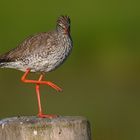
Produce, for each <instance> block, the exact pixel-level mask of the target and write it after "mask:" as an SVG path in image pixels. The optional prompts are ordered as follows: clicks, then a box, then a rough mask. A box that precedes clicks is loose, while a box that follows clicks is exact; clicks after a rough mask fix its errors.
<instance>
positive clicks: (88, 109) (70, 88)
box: [0, 0, 140, 140]
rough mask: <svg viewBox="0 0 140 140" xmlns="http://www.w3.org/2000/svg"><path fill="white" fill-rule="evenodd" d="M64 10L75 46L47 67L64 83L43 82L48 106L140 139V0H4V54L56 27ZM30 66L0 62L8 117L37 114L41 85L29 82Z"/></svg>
mask: <svg viewBox="0 0 140 140" xmlns="http://www.w3.org/2000/svg"><path fill="white" fill-rule="evenodd" d="M63 14H64V15H65V14H67V15H69V16H70V17H71V21H72V22H71V23H72V25H71V34H72V38H73V42H74V48H73V52H72V55H71V56H70V57H69V59H68V60H67V61H66V62H65V63H64V64H63V66H61V67H60V68H58V69H57V70H56V71H54V72H51V73H48V75H46V79H48V80H50V81H53V82H55V83H57V84H58V85H59V86H61V87H63V90H64V91H63V92H62V93H61V94H55V93H56V92H55V91H54V90H52V89H50V88H49V87H46V86H42V87H41V95H42V104H43V109H44V112H48V113H54V114H60V115H82V116H85V117H87V118H88V119H89V120H90V123H91V125H92V136H93V138H94V140H138V139H140V109H139V108H140V8H139V2H138V1H136V0H133V1H121V0H118V1H111V0H110V1H109V0H107V1H104V0H99V1H98V0H94V1H93V0H86V1H80V0H77V1H75V0H71V1H66V0H59V1H54V0H52V1H47V0H39V1H35V0H24V1H19V0H12V1H8V0H1V1H0V46H1V47H0V54H2V53H4V52H6V51H8V50H10V49H12V48H14V47H16V46H17V45H18V44H19V43H20V42H21V41H22V40H23V39H24V38H26V37H27V36H29V35H31V34H34V33H37V32H44V31H49V30H52V29H54V28H55V26H56V23H55V22H56V19H57V17H58V16H60V15H63ZM22 74H23V73H22V72H20V71H16V70H12V69H0V118H1V119H2V118H5V117H11V116H17V115H36V114H37V111H38V110H37V99H36V93H35V86H34V85H30V84H24V83H21V82H20V77H21V76H22ZM29 77H30V78H32V79H37V78H38V75H36V74H31V75H30V76H29ZM53 93H54V94H53Z"/></svg>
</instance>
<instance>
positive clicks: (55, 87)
mask: <svg viewBox="0 0 140 140" xmlns="http://www.w3.org/2000/svg"><path fill="white" fill-rule="evenodd" d="M29 72H30V69H27V70H26V72H25V73H24V74H23V76H22V77H21V81H22V82H24V83H32V84H45V85H48V86H50V87H52V88H53V89H55V90H56V91H62V89H61V88H60V87H58V86H57V85H55V84H54V83H52V82H50V81H36V80H28V79H26V77H27V75H28V74H29Z"/></svg>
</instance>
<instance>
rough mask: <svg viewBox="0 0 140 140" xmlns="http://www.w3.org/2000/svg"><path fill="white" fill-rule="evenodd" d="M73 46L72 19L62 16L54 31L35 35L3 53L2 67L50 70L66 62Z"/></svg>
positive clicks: (23, 69)
mask: <svg viewBox="0 0 140 140" xmlns="http://www.w3.org/2000/svg"><path fill="white" fill-rule="evenodd" d="M72 46H73V45H72V39H71V36H70V19H69V17H68V16H61V17H59V18H58V20H57V25H56V29H55V30H54V31H51V32H43V33H39V34H36V35H33V36H31V37H29V38H27V39H25V40H24V41H23V42H22V43H21V44H20V45H19V46H18V47H17V48H15V49H13V50H11V51H9V52H7V53H5V54H3V55H1V56H0V67H2V68H14V69H18V70H21V71H26V69H30V70H31V72H49V71H52V70H54V69H55V68H57V67H58V66H59V65H60V64H62V63H63V62H64V60H65V59H66V58H67V56H68V55H69V54H70V52H71V50H72Z"/></svg>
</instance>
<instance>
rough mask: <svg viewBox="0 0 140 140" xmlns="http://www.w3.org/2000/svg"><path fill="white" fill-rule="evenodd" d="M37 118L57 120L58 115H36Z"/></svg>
mask: <svg viewBox="0 0 140 140" xmlns="http://www.w3.org/2000/svg"><path fill="white" fill-rule="evenodd" d="M38 117H39V118H48V119H53V118H57V117H58V115H53V114H38Z"/></svg>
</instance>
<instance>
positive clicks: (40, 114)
mask: <svg viewBox="0 0 140 140" xmlns="http://www.w3.org/2000/svg"><path fill="white" fill-rule="evenodd" d="M29 72H30V70H29V69H27V70H26V72H25V74H24V75H23V76H22V78H21V80H22V82H25V83H35V84H36V94H37V100H38V109H39V113H38V117H40V118H54V117H57V115H48V114H47V115H45V114H43V113H42V107H41V101H40V84H47V85H49V86H50V87H52V88H54V89H55V90H57V91H61V88H59V87H58V86H57V85H55V84H53V83H51V82H49V81H42V79H43V74H41V75H40V77H39V79H38V80H37V81H36V80H27V79H26V77H27V75H28V74H29Z"/></svg>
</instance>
